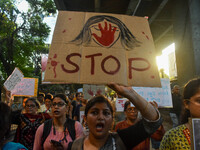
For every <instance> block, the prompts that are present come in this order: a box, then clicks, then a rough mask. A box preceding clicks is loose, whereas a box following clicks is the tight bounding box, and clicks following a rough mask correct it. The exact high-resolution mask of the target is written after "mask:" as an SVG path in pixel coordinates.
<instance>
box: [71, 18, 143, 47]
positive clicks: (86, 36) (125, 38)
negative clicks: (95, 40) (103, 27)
mask: <svg viewBox="0 0 200 150" xmlns="http://www.w3.org/2000/svg"><path fill="white" fill-rule="evenodd" d="M103 20H106V21H108V22H111V23H113V24H116V25H117V26H118V28H119V29H120V35H119V36H120V39H121V44H122V46H123V48H124V49H126V50H132V49H133V48H134V47H139V46H140V45H139V44H140V43H141V42H139V41H137V40H136V37H135V36H134V35H133V34H132V33H131V32H130V30H129V29H128V28H127V27H126V25H125V24H124V23H123V22H122V21H121V20H119V19H118V18H115V17H113V16H107V15H98V16H93V17H91V18H89V19H88V20H87V22H86V23H85V25H84V27H83V29H82V30H81V32H80V34H79V35H78V36H77V37H76V38H75V39H74V40H72V41H71V42H72V43H75V44H77V45H81V44H83V43H85V44H89V43H90V41H91V37H92V34H91V30H90V28H89V27H90V26H91V25H93V24H95V23H98V22H101V21H103ZM113 44H114V43H113ZM113 44H112V45H113ZM112 45H111V46H112ZM111 46H110V47H111Z"/></svg>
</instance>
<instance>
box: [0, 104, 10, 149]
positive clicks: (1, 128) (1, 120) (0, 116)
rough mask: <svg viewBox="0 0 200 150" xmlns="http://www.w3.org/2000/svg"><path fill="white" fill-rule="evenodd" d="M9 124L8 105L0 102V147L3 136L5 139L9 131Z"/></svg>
mask: <svg viewBox="0 0 200 150" xmlns="http://www.w3.org/2000/svg"><path fill="white" fill-rule="evenodd" d="M10 126H11V109H10V107H9V106H8V105H7V104H5V103H3V102H0V133H1V134H0V148H1V146H2V145H3V142H4V138H5V139H7V138H8V136H9V133H10Z"/></svg>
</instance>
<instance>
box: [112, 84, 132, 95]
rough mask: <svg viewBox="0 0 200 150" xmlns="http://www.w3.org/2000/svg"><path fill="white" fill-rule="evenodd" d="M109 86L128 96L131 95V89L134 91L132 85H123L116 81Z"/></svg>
mask: <svg viewBox="0 0 200 150" xmlns="http://www.w3.org/2000/svg"><path fill="white" fill-rule="evenodd" d="M108 87H109V88H111V89H113V90H114V91H115V92H117V93H118V94H119V95H121V96H123V97H126V98H128V97H129V96H130V91H133V89H132V87H127V86H123V85H119V84H116V83H109V84H108Z"/></svg>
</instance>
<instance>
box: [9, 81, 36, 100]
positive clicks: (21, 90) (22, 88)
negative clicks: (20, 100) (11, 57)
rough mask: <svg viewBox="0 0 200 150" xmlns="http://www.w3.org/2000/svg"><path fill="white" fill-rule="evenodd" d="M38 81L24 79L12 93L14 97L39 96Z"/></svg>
mask: <svg viewBox="0 0 200 150" xmlns="http://www.w3.org/2000/svg"><path fill="white" fill-rule="evenodd" d="M37 90H38V79H37V78H23V79H22V80H21V82H20V83H18V84H17V85H16V86H15V88H14V89H13V90H12V91H11V94H12V96H37Z"/></svg>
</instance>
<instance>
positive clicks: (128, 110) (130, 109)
mask: <svg viewBox="0 0 200 150" xmlns="http://www.w3.org/2000/svg"><path fill="white" fill-rule="evenodd" d="M136 111H137V109H136V108H128V109H127V112H128V113H130V112H136Z"/></svg>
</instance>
